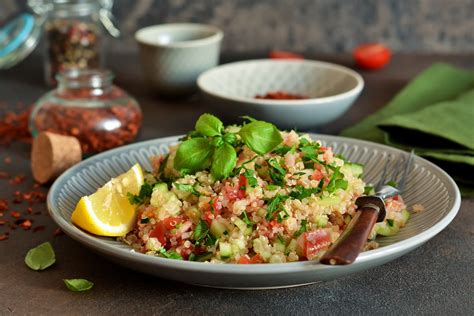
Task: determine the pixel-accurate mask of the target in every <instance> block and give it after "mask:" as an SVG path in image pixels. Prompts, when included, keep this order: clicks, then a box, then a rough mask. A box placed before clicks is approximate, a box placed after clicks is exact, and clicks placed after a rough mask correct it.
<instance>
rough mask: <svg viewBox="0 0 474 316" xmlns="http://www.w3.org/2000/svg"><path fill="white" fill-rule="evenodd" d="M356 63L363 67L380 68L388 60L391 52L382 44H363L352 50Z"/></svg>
mask: <svg viewBox="0 0 474 316" xmlns="http://www.w3.org/2000/svg"><path fill="white" fill-rule="evenodd" d="M353 55H354V59H355V61H356V63H357V65H358V66H359V67H361V68H365V69H380V68H382V67H384V66H385V65H386V64H388V62H389V61H390V58H391V56H392V53H391V51H390V49H389V48H388V47H386V46H384V45H382V44H364V45H360V46H357V47H356V48H355V49H354V51H353Z"/></svg>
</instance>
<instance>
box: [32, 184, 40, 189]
mask: <svg viewBox="0 0 474 316" xmlns="http://www.w3.org/2000/svg"><path fill="white" fill-rule="evenodd" d="M40 187H41V184H39V183H38V182H35V183H34V184H33V189H35V190H36V189H39V188H40Z"/></svg>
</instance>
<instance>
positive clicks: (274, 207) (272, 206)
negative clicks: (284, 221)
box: [266, 194, 288, 220]
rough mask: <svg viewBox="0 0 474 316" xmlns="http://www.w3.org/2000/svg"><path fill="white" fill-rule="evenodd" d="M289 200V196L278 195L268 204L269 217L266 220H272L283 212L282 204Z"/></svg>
mask: <svg viewBox="0 0 474 316" xmlns="http://www.w3.org/2000/svg"><path fill="white" fill-rule="evenodd" d="M287 199H288V195H281V194H277V195H276V196H275V197H274V198H272V199H270V201H269V202H268V204H267V216H266V219H268V220H271V219H273V217H274V216H275V214H276V213H277V212H278V211H280V210H281V207H282V206H281V203H282V202H284V201H285V200H287Z"/></svg>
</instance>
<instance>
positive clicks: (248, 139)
mask: <svg viewBox="0 0 474 316" xmlns="http://www.w3.org/2000/svg"><path fill="white" fill-rule="evenodd" d="M239 135H240V137H242V140H243V141H244V142H245V144H246V145H247V146H248V147H250V148H251V149H252V150H253V151H254V152H256V153H257V154H260V155H263V154H266V153H268V152H270V151H271V150H273V149H274V148H275V147H276V146H278V145H280V143H281V142H282V141H283V139H282V138H281V135H280V131H279V130H278V129H277V128H276V127H275V125H273V124H271V123H268V122H263V121H253V122H251V123H249V124H246V125H244V126H243V127H242V128H241V129H240V131H239Z"/></svg>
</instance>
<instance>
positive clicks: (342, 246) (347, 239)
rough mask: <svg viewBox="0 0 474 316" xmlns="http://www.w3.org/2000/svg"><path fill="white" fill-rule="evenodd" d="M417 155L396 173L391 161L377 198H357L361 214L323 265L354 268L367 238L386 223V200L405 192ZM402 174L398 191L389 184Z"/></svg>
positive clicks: (399, 165)
mask: <svg viewBox="0 0 474 316" xmlns="http://www.w3.org/2000/svg"><path fill="white" fill-rule="evenodd" d="M414 156H415V154H414V151H413V150H412V151H411V153H410V155H409V156H408V158H402V159H398V160H397V161H396V163H395V166H394V169H393V172H389V171H388V169H389V166H390V164H391V160H390V159H389V160H388V161H387V163H386V164H385V166H384V168H383V171H382V176H381V177H380V180H379V182H378V183H377V185H376V186H375V189H376V193H375V195H369V196H361V197H359V198H357V200H356V202H355V203H356V205H357V212H356V213H355V215H354V217H353V218H352V220H351V222H350V223H349V225H347V227H346V229H345V230H344V232H343V233H342V234H341V236H340V237H339V238H338V239H337V240H336V242H335V243H334V244H333V245H332V246H331V248H329V249H328V251H326V253H325V254H324V256H323V257H322V258H321V260H320V262H321V263H322V264H329V265H344V264H351V263H352V262H354V261H355V259H356V258H357V257H358V256H359V254H360V252H361V251H362V248H363V247H364V245H365V243H366V241H367V238H368V236H369V234H370V232H371V231H372V228H373V227H374V225H375V223H376V222H383V221H384V219H385V215H386V210H385V203H384V200H385V199H386V198H389V197H392V196H395V195H398V194H400V193H402V192H403V190H404V189H405V185H406V180H407V176H408V174H409V172H410V170H411V167H412V163H413V159H414ZM401 172H403V173H402V176H401V178H400V182H399V184H397V185H396V187H394V186H391V185H388V184H386V183H387V180H388V179H390V178H389V177H388V176H389V174H391V175H392V179H396V178H398V175H399V174H400V173H401Z"/></svg>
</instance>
